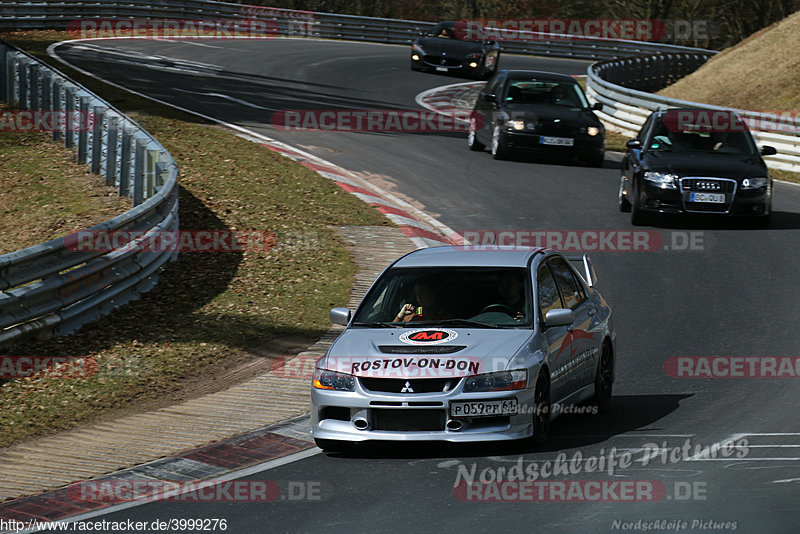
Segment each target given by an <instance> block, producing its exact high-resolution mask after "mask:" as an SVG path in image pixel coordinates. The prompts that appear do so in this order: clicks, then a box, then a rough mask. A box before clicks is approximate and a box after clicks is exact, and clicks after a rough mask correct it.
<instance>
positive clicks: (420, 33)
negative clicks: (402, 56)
mask: <svg viewBox="0 0 800 534" xmlns="http://www.w3.org/2000/svg"><path fill="white" fill-rule="evenodd" d="M417 35H419V36H420V37H422V36H424V35H425V32H417Z"/></svg>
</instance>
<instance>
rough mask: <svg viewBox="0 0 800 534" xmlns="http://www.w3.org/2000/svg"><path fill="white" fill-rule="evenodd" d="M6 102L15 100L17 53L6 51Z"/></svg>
mask: <svg viewBox="0 0 800 534" xmlns="http://www.w3.org/2000/svg"><path fill="white" fill-rule="evenodd" d="M6 83H7V84H6V102H8V103H9V105H12V106H13V105H14V104H15V103H16V101H17V54H16V53H14V52H12V51H11V50H9V51H7V52H6Z"/></svg>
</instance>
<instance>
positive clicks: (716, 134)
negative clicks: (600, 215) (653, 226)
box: [619, 109, 776, 226]
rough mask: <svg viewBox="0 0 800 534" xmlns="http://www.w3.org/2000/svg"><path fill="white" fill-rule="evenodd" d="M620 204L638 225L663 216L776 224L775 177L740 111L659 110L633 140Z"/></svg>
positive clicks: (625, 162)
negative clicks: (773, 215)
mask: <svg viewBox="0 0 800 534" xmlns="http://www.w3.org/2000/svg"><path fill="white" fill-rule="evenodd" d="M626 146H627V151H626V154H625V157H624V158H623V160H622V176H621V179H620V186H619V209H620V211H623V212H630V214H631V222H632V223H633V224H634V225H640V224H645V223H646V222H647V221H648V219H649V218H650V217H651V216H652V215H653V214H657V213H661V214H712V215H717V216H743V217H750V218H751V220H752V221H754V222H755V223H756V224H757V225H762V226H766V225H768V224H769V220H770V214H771V211H772V177H771V176H770V175H769V173H768V171H767V166H766V164H765V163H764V160H763V159H762V156H771V155H773V154H775V153H776V150H775V148H773V147H771V146H763V147H762V148H761V149H760V150H759V148H758V147H757V146H756V144H755V141H754V140H753V136H752V135H751V134H750V130H749V129H748V128H747V124H746V123H745V121H743V120H742V119H741V118H740V117H739V116H738V115H737V114H736V113H734V112H730V111H724V110H713V109H669V110H659V111H655V112H653V113H652V114H651V115H650V116H649V117H648V119H647V121H646V122H645V123H644V125H643V126H642V129H641V130H640V131H639V133H638V135H637V136H636V137H635V138H634V139H631V140H630V141H628V142H627V145H626Z"/></svg>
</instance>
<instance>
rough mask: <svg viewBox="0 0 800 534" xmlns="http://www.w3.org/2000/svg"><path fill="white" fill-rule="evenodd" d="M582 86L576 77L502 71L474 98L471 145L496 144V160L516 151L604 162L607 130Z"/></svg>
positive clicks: (597, 163) (493, 148) (475, 147)
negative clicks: (594, 111)
mask: <svg viewBox="0 0 800 534" xmlns="http://www.w3.org/2000/svg"><path fill="white" fill-rule="evenodd" d="M599 109H602V104H599V103H598V104H594V105H591V104H590V103H589V101H588V100H587V99H586V95H584V93H583V90H582V89H581V86H580V85H578V83H577V82H576V81H575V79H574V78H572V77H571V76H566V75H564V74H556V73H552V72H537V71H528V70H501V71H500V72H498V73H497V74H496V75H495V76H494V77H493V78H492V79H491V80H489V82H488V83H487V84H486V87H484V88H483V90H482V91H481V92H480V94H479V95H478V98H477V99H476V100H475V107H474V109H473V110H472V116H471V117H470V126H469V136H468V138H467V143H468V145H469V148H470V149H472V150H483V149H484V147H485V146H486V145H489V146H490V147H491V151H492V156H494V158H495V159H504V158H506V157H508V156H509V155H510V154H511V153H512V152H517V151H519V152H522V151H525V152H534V153H541V154H551V155H564V156H577V157H578V158H580V159H581V160H583V161H585V162H586V163H588V164H589V165H593V166H597V167H599V166H601V165H602V164H603V158H604V157H605V128H604V127H603V124H602V123H601V122H600V119H598V118H597V116H596V115H595V114H594V113H593V110H599Z"/></svg>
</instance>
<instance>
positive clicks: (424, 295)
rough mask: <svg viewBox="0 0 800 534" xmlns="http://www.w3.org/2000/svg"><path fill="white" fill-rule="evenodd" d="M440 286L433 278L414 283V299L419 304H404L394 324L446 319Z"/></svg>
mask: <svg viewBox="0 0 800 534" xmlns="http://www.w3.org/2000/svg"><path fill="white" fill-rule="evenodd" d="M438 293H439V289H438V284H437V283H436V281H435V280H433V279H431V278H427V279H425V278H423V279H420V280H417V281H416V282H415V283H414V297H415V300H416V302H417V305H416V306H415V305H414V304H412V303H406V304H403V307H402V308H400V311H399V312H398V314H397V316H396V317H395V318H394V322H396V323H399V322H403V323H407V322H409V321H431V320H433V321H438V320H440V319H444V309H443V306H442V303H441V299H440V298H439V295H438Z"/></svg>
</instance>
